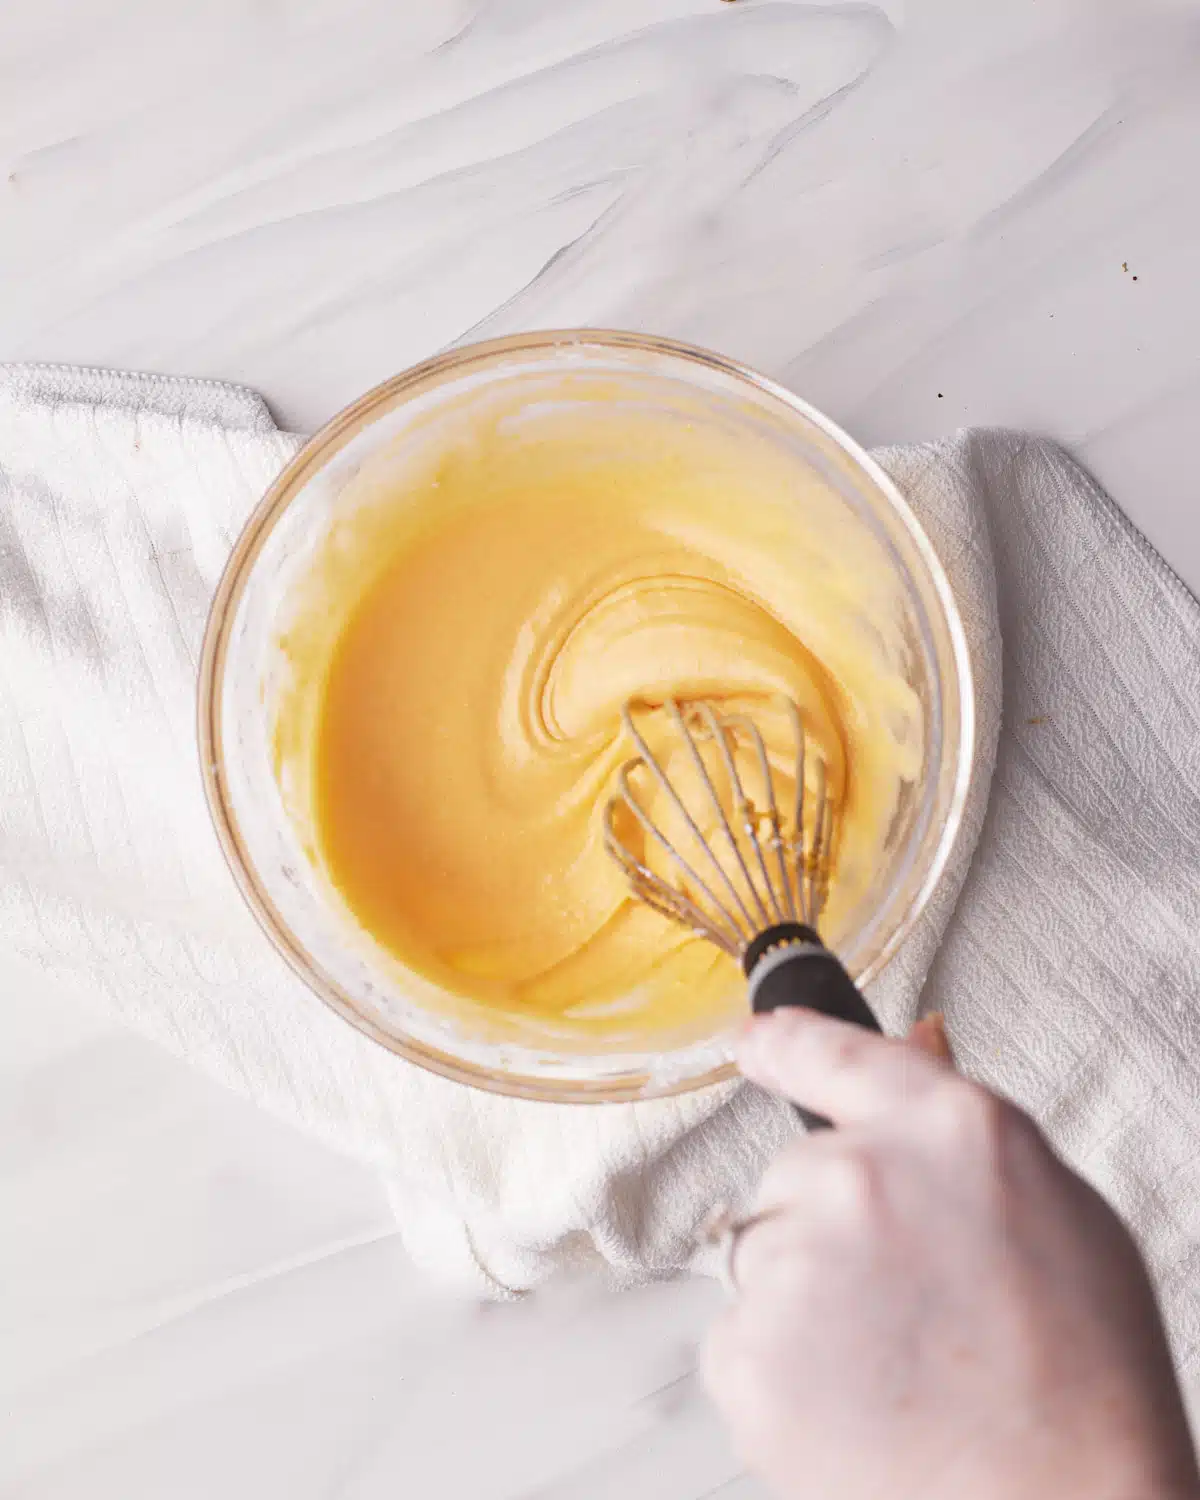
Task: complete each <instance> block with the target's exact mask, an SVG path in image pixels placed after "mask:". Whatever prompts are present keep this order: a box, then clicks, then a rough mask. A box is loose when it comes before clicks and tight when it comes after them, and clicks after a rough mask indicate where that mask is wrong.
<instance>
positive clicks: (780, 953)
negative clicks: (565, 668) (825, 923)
mask: <svg viewBox="0 0 1200 1500" xmlns="http://www.w3.org/2000/svg"><path fill="white" fill-rule="evenodd" d="M643 708H645V711H646V712H648V713H661V714H663V715H665V716H666V718H667V719H668V720H669V721H670V723H671V726H672V728H673V736H672V740H671V741H670V742H669V743H673V744H674V747H675V749H676V751H682V752H683V753H684V764H685V766H689V767H690V768H691V771H693V772H694V773H695V775H694V788H693V789H692V790H694V793H695V796H694V799H693V801H692V803H691V805H689V803H688V800H687V799H685V797H684V796H683V795H681V793H680V791H679V789H678V787H677V785H676V783H675V781H674V780H672V778H671V777H670V776H668V774H667V771H666V770H665V769H664V766H663V762H662V759H660V758H659V757H657V756H656V755H655V754H654V752H653V751H652V750H651V748H650V745H649V743H648V742H647V739H646V737H645V735H644V734H643V733H642V731H641V729H640V728H639V727H638V723H637V720H636V719H635V717H634V711H635V709H637V710H638V712H642V711H643ZM780 708H781V709H782V711H783V713H784V715H785V717H786V718H787V720H788V721H789V723H790V726H791V731H792V738H793V743H794V761H793V766H792V777H793V781H794V787H795V791H794V795H793V796H792V798H791V799H790V807H789V809H788V811H789V813H790V819H789V820H787V821H785V818H784V815H783V813H782V812H781V810H780V798H779V795H778V791H777V788H776V776H775V772H774V771H773V769H772V765H771V757H770V755H769V753H768V751H767V746H766V741H765V740H764V738H763V734H762V731H761V729H760V728H759V726H758V725H757V724H756V723H755V721H754V719H753V718H751V717H750V716H749V715H746V714H743V713H720V712H718V710H717V709H716V708H715V707H714V706H713V705H712V704H711V703H707V702H698V703H691V704H688V705H687V708H686V712H685V710H684V709H682V708H681V707H680V705H679V703H677V702H676V701H675V700H673V699H668V700H667V701H666V702H665V703H664V704H663V705H662V708H661V709H655V708H652V707H648V706H643V705H638V704H632V703H630V704H626V706H625V708H624V710H623V712H622V719H623V722H624V726H625V732H626V733H627V734H628V736H629V738H630V740H631V741H632V743H633V745H634V747H635V749H636V750H637V754H636V756H634V757H633V758H632V759H631V760H629V761H627V762H626V763H625V765H624V766H622V768H621V770H620V772H619V773H618V777H617V788H616V791H615V793H614V795H613V796H612V797H611V798H610V799H609V801H608V803H607V805H606V807H605V811H604V842H605V846H606V847H607V849H608V851H609V853H610V854H611V855H612V857H613V858H614V859H615V860H616V861H617V863H618V864H619V865H620V866H621V868H622V869H623V870H624V872H625V874H626V876H627V877H628V880H629V884H630V888H631V890H632V892H633V894H634V895H635V896H636V897H637V898H638V900H640V901H642V902H643V903H644V904H645V905H646V906H648V907H651V908H652V909H653V910H654V911H656V912H658V913H660V915H662V916H664V917H666V918H668V919H669V920H670V921H673V922H676V923H678V924H679V925H681V926H683V927H686V928H688V929H689V930H690V931H692V932H694V933H696V934H697V935H699V936H701V937H704V938H707V939H708V941H709V942H712V943H714V944H715V945H716V946H717V947H718V948H720V949H721V950H722V951H723V952H725V953H728V954H729V955H730V956H731V957H733V958H736V959H738V960H739V962H740V963H741V966H742V971H743V973H744V974H745V976H746V979H747V984H748V990H749V1000H750V1005H751V1008H752V1009H753V1010H754V1011H755V1012H759V1013H761V1012H764V1011H770V1010H776V1009H777V1008H779V1007H780V1006H789V1005H799V1006H804V1007H805V1008H807V1009H809V1010H815V1011H820V1012H821V1013H822V1014H824V1015H828V1016H836V1017H838V1018H839V1019H841V1020H845V1021H853V1022H855V1023H856V1024H858V1025H860V1026H865V1027H869V1028H870V1029H871V1030H873V1031H878V1030H879V1023H878V1022H877V1021H876V1019H875V1016H874V1014H873V1013H872V1011H871V1009H870V1007H869V1006H868V1005H867V1002H866V1001H865V1000H864V999H863V997H862V994H861V993H860V992H859V990H858V988H857V986H856V985H855V983H854V981H853V980H852V979H851V978H850V976H849V974H848V973H847V972H846V970H845V969H844V968H843V966H842V964H841V962H840V960H839V959H838V958H837V956H836V955H835V954H834V953H833V952H832V951H831V950H830V949H829V948H827V947H826V946H825V944H824V943H823V942H822V941H821V938H820V937H819V936H818V931H817V928H818V924H819V922H820V919H821V915H822V912H823V911H824V909H825V904H826V900H827V898H828V894H829V883H830V875H831V871H832V867H833V860H834V856H835V852H836V847H837V833H838V829H837V812H836V809H835V806H834V799H833V796H832V793H831V789H830V785H829V776H828V772H827V767H826V765H825V761H824V758H823V757H822V756H821V755H820V753H819V752H818V751H817V750H816V749H815V747H813V748H810V746H809V744H808V740H807V736H806V734H805V729H804V719H803V716H802V715H801V712H800V709H799V707H798V706H797V705H796V704H795V703H794V702H793V701H792V700H791V699H781V700H780ZM705 749H707V750H708V751H709V752H710V753H709V756H708V759H706V758H705V754H704V753H703V751H704V750H705ZM739 749H745V750H748V752H749V758H750V762H751V765H752V766H753V767H754V768H755V776H754V781H755V782H756V783H757V785H756V786H753V788H752V789H753V790H754V792H755V795H756V796H757V797H758V799H759V800H758V801H757V802H756V801H755V800H754V799H753V798H752V797H751V796H750V794H749V793H748V791H747V787H746V779H745V778H744V777H743V774H742V772H741V770H740V769H739V766H738V756H737V751H738V750H739ZM714 771H715V772H716V775H714ZM810 772H811V787H810V786H809V783H808V780H807V775H808V773H810ZM647 780H648V782H649V786H650V788H651V789H654V788H657V790H658V792H659V793H660V794H661V802H662V806H663V810H664V813H665V816H664V817H662V818H659V819H656V818H655V817H654V816H653V815H652V814H651V812H650V811H649V810H648V809H647V807H646V805H645V801H646V796H645V791H643V792H641V793H639V790H638V786H637V785H635V783H637V782H643V783H644V782H645V781H647ZM718 781H720V782H723V783H724V786H723V792H724V795H722V789H721V788H719V787H718ZM664 824H668V825H669V827H670V830H671V831H670V832H668V831H667V828H666V827H664V826H663V825H664ZM706 829H707V830H708V831H706ZM651 861H653V862H654V865H657V866H658V867H659V868H658V869H656V868H653V867H652V864H651ZM659 869H661V870H663V871H664V872H666V873H659ZM799 1113H800V1115H801V1117H802V1118H803V1119H805V1121H806V1123H808V1124H809V1125H810V1127H820V1126H825V1125H828V1123H829V1122H828V1121H827V1120H825V1119H823V1118H822V1117H820V1116H815V1115H812V1114H810V1113H809V1112H808V1111H805V1110H802V1109H801V1110H799Z"/></svg>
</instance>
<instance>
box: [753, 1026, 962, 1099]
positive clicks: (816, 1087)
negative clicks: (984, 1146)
mask: <svg viewBox="0 0 1200 1500" xmlns="http://www.w3.org/2000/svg"><path fill="white" fill-rule="evenodd" d="M737 1057H738V1064H739V1066H740V1067H741V1070H742V1072H743V1073H744V1074H745V1075H746V1077H747V1078H750V1079H753V1080H754V1082H755V1083H760V1084H762V1086H763V1087H764V1088H768V1089H770V1090H771V1091H772V1092H773V1093H776V1094H782V1095H783V1096H784V1097H785V1098H787V1099H791V1100H793V1101H794V1102H795V1103H797V1104H802V1105H804V1106H805V1108H806V1109H810V1110H814V1111H816V1112H817V1113H818V1114H822V1115H825V1116H827V1117H828V1118H829V1119H830V1120H832V1121H833V1122H834V1124H835V1125H854V1124H862V1123H865V1122H866V1121H868V1120H873V1119H877V1118H878V1117H879V1116H880V1115H883V1114H889V1113H891V1112H893V1111H895V1110H899V1109H903V1108H904V1107H905V1105H907V1104H909V1103H912V1102H913V1101H914V1100H915V1099H917V1098H918V1097H920V1096H921V1095H922V1094H924V1093H925V1092H926V1091H927V1090H928V1089H930V1088H931V1087H933V1085H934V1084H936V1083H938V1082H940V1081H942V1080H943V1079H945V1078H946V1077H947V1075H949V1074H951V1073H952V1069H951V1067H950V1065H949V1063H948V1062H945V1061H942V1060H941V1059H940V1058H938V1057H936V1056H933V1055H931V1053H930V1052H928V1051H926V1050H925V1049H924V1047H923V1046H921V1045H918V1046H910V1045H908V1044H907V1043H905V1042H900V1041H893V1040H892V1039H890V1038H888V1037H883V1036H879V1035H878V1034H877V1033H876V1032H873V1031H866V1030H864V1029H863V1028H861V1027H858V1026H851V1025H848V1024H847V1023H846V1022H844V1021H835V1020H831V1019H830V1018H829V1017H828V1016H820V1015H816V1014H815V1013H814V1012H812V1011H806V1010H777V1011H773V1012H772V1013H771V1014H770V1015H764V1016H758V1017H756V1018H755V1019H754V1021H753V1022H752V1023H751V1024H750V1026H748V1027H747V1029H746V1030H745V1031H744V1032H743V1034H742V1037H741V1039H740V1041H739V1043H738V1048H737Z"/></svg>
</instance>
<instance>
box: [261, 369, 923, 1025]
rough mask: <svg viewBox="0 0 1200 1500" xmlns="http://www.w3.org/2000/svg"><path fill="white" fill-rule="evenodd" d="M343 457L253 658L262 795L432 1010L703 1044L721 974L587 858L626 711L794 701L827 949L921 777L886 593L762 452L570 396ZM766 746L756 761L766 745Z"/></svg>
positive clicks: (820, 504) (705, 948)
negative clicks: (832, 861) (435, 995)
mask: <svg viewBox="0 0 1200 1500" xmlns="http://www.w3.org/2000/svg"><path fill="white" fill-rule="evenodd" d="M553 397H554V399H545V400H541V401H531V400H530V397H529V394H528V393H525V394H524V395H523V396H521V397H520V398H517V397H514V398H512V399H511V400H510V401H508V402H493V403H492V404H491V405H490V406H488V408H487V409H486V410H484V411H482V412H480V411H479V410H474V409H473V410H472V412H471V416H470V420H469V422H466V421H463V422H461V423H460V424H459V425H458V427H457V428H455V430H454V431H453V433H452V434H451V435H450V436H449V437H448V435H447V431H446V430H445V429H444V428H443V429H440V430H439V433H438V434H437V435H436V440H434V438H432V437H431V438H430V439H429V440H428V441H425V442H417V441H414V440H412V439H411V438H410V439H409V440H408V441H407V443H406V444H403V445H400V446H398V447H397V448H395V449H394V450H392V451H390V452H388V453H385V454H383V455H380V456H378V457H377V458H376V460H374V461H372V462H371V463H370V464H368V465H367V466H366V467H365V468H364V469H363V470H362V471H361V472H360V473H359V475H358V476H357V477H356V479H355V480H354V481H352V484H351V486H350V488H349V490H348V491H347V492H346V493H345V494H344V495H343V504H342V506H341V509H340V512H339V514H340V517H341V518H340V519H339V521H338V522H337V525H336V527H335V528H334V529H333V530H332V531H331V533H330V536H329V538H328V541H327V542H326V544H325V546H324V548H323V553H322V561H321V564H320V566H318V567H315V568H314V569H313V570H312V572H311V575H310V578H309V581H308V583H307V585H306V591H304V590H302V591H301V592H302V595H303V598H302V600H301V607H300V608H298V609H297V610H296V611H295V613H294V619H293V623H292V626H291V627H290V629H289V630H288V632H287V633H286V635H285V638H284V640H283V642H282V644H283V646H284V649H285V652H286V653H287V655H288V658H289V660H290V662H291V665H292V674H291V680H290V683H291V685H290V687H289V690H288V691H287V692H286V693H285V694H284V695H283V698H282V700H281V707H280V709H279V712H278V717H277V723H276V746H277V758H278V768H279V774H280V779H281V784H283V785H284V788H285V792H286V794H287V798H288V801H289V805H290V807H291V809H292V812H293V816H294V817H295V818H296V820H297V821H298V823H300V824H301V825H303V826H304V827H305V828H306V829H307V837H308V839H309V842H310V845H311V849H312V853H313V858H314V860H315V861H316V862H317V863H318V864H319V866H320V868H321V869H322V870H323V871H324V873H325V876H326V878H327V880H328V882H329V883H330V885H331V886H332V887H333V888H334V889H335V890H336V892H337V893H338V898H339V899H340V901H341V902H342V903H343V904H344V906H345V908H346V909H347V911H348V912H349V913H350V914H351V915H352V918H353V920H354V922H355V923H356V924H357V925H358V926H359V927H360V928H361V929H362V930H363V931H364V932H365V933H367V934H369V936H370V938H371V939H372V940H373V941H374V942H375V943H377V944H378V945H380V946H381V947H382V948H383V949H384V950H386V951H387V952H388V953H389V954H390V955H392V957H393V958H394V959H396V960H398V961H399V962H400V963H401V964H402V965H404V966H405V967H406V968H407V969H409V970H411V971H413V972H415V973H417V974H420V975H422V976H423V977H424V978H425V979H426V980H427V981H432V982H433V983H434V984H435V985H437V986H438V987H440V988H441V989H443V990H445V991H447V992H448V993H449V994H451V995H456V996H461V997H466V998H467V999H468V1000H470V1001H472V1002H475V1003H477V1004H479V1005H482V1006H484V1007H486V1008H488V1009H489V1010H491V1011H496V1012H501V1013H505V1014H508V1015H511V1016H518V1015H519V1016H536V1017H537V1018H538V1019H539V1020H540V1021H544V1022H546V1023H548V1024H549V1025H550V1026H551V1027H553V1028H558V1029H559V1030H560V1031H562V1032H564V1033H576V1034H578V1035H580V1036H587V1035H592V1036H596V1035H611V1036H619V1035H624V1036H627V1037H628V1036H637V1037H639V1038H640V1039H642V1040H643V1041H645V1040H646V1039H647V1038H649V1037H652V1036H653V1034H654V1033H655V1032H667V1031H671V1030H674V1029H677V1028H679V1027H680V1026H685V1027H688V1028H691V1027H693V1026H696V1025H705V1024H709V1023H710V1022H711V1023H713V1024H718V1023H719V1022H720V1021H721V1020H722V1019H723V1018H724V1017H725V1016H726V1015H727V1014H728V1012H729V1008H730V1006H731V1005H733V1004H735V1003H736V999H735V997H736V995H737V993H738V991H739V984H738V981H737V975H736V969H735V966H734V965H733V964H732V962H731V961H730V960H729V959H727V958H725V957H724V956H722V955H721V954H720V953H718V952H717V951H716V950H715V949H713V948H711V947H710V946H709V945H707V944H705V943H703V942H702V941H700V940H698V939H696V938H694V937H692V936H690V935H689V934H688V933H686V932H683V931H681V930H680V929H678V928H675V927H673V926H671V925H670V924H669V923H667V922H666V921H665V920H664V919H662V918H661V917H659V916H657V915H656V914H654V913H653V912H650V911H647V910H644V909H642V908H641V907H639V906H638V905H637V904H636V903H635V902H634V901H633V900H632V898H631V897H630V895H629V893H628V890H627V887H626V884H625V881H624V879H623V877H622V875H621V874H620V872H619V871H618V870H617V869H616V867H615V866H614V865H613V864H612V862H611V861H610V859H609V857H608V856H607V855H606V853H605V851H604V848H603V844H602V837H601V834H602V830H601V818H600V810H601V808H602V805H603V803H604V801H605V800H606V798H607V797H608V795H609V793H610V791H611V789H612V784H613V778H614V776H615V774H616V771H617V769H618V767H619V766H620V765H621V763H622V762H623V761H624V760H625V759H627V758H628V756H629V754H630V747H629V745H628V744H627V743H625V742H624V741H623V739H622V735H621V727H620V710H621V706H622V704H623V703H624V702H625V701H626V700H627V699H630V698H638V699H642V700H645V701H648V702H650V703H654V702H661V701H662V699H663V698H665V697H667V696H674V697H676V698H679V699H681V700H683V701H685V702H686V701H688V700H691V699H699V698H707V699H710V700H714V701H716V702H718V703H720V704H722V705H725V706H727V707H741V708H744V709H746V710H748V711H750V712H752V713H755V714H757V715H758V717H759V718H760V719H761V721H762V723H763V727H764V729H765V730H766V731H767V734H768V738H769V739H771V737H772V736H775V735H777V736H778V741H779V742H778V747H777V748H778V751H779V754H780V757H781V762H785V761H787V760H788V758H790V754H791V747H790V742H789V741H788V738H787V735H786V733H785V727H786V726H785V725H784V724H783V722H782V721H781V720H779V719H777V718H775V717H773V716H772V713H771V710H770V703H771V699H772V698H773V697H774V696H775V695H778V694H781V693H782V694H787V695H789V696H790V697H792V698H793V699H795V700H796V702H797V703H798V704H799V705H800V706H801V709H802V712H803V714H804V717H805V721H806V724H807V726H808V732H809V735H810V737H813V738H814V739H815V740H816V742H817V743H818V744H819V747H820V750H821V753H822V754H823V755H824V757H825V760H826V762H827V765H828V768H829V775H830V784H831V787H832V788H833V793H834V797H835V800H836V803H837V806H838V809H839V823H840V836H839V842H838V846H837V863H836V869H835V872H834V879H833V886H832V891H831V898H830V905H829V909H828V913H827V918H826V931H827V933H828V934H830V935H831V936H833V937H835V938H836V935H837V932H838V929H839V924H841V923H842V922H844V920H845V918H846V915H847V913H849V912H850V911H852V909H853V908H854V906H855V904H856V903H857V902H858V901H859V900H860V898H861V897H862V895H863V893H864V891H866V890H868V889H869V887H870V882H871V878H872V872H873V870H874V868H875V866H876V863H877V860H878V855H879V851H880V849H881V847H882V845H883V842H884V839H885V837H886V834H887V829H888V825H889V821H890V820H891V818H892V816H893V813H894V811H895V808H896V803H897V798H898V796H899V794H900V791H901V788H902V786H903V785H904V783H905V782H907V781H911V780H913V779H914V778H915V777H916V775H917V774H918V771H919V769H920V764H921V718H920V711H919V706H918V704H917V702H916V699H915V697H914V695H913V693H912V690H911V689H910V688H909V687H908V686H907V684H906V682H905V678H904V672H903V657H904V652H903V644H902V641H901V638H900V630H899V620H900V607H899V606H900V601H899V600H898V599H897V597H896V588H897V585H896V583H895V581H894V577H893V575H892V572H891V570H890V569H889V567H888V566H887V563H886V560H885V559H884V557H883V556H882V554H881V553H880V552H879V551H878V548H877V545H876V544H875V543H874V541H873V539H872V538H871V537H870V536H869V535H868V534H866V533H865V531H864V530H863V528H862V527H861V524H860V523H859V522H857V521H855V520H854V519H853V518H852V517H851V516H850V515H849V514H848V513H847V512H845V511H844V510H843V509H842V507H840V505H837V504H831V503H830V497H829V496H828V493H827V492H826V491H825V490H824V489H823V487H822V485H821V483H820V481H819V480H818V479H817V478H816V477H815V476H813V475H811V474H809V473H808V472H807V471H805V470H803V469H801V467H800V466H799V465H798V464H797V463H796V462H795V460H794V459H791V458H788V457H786V456H785V455H784V454H782V453H780V452H779V451H777V450H776V449H775V448H774V447H773V446H772V445H771V444H770V443H768V442H767V441H765V440H763V441H759V442H755V441H752V440H751V439H749V438H747V437H746V435H745V434H743V433H740V432H738V431H735V430H734V429H733V428H722V427H720V426H718V425H716V424H706V423H699V422H689V421H686V420H681V419H680V418H679V417H678V415H677V414H675V415H673V414H667V413H663V412H656V411H654V410H653V409H651V408H648V407H646V406H644V405H642V404H639V403H638V402H636V401H629V400H623V399H622V397H621V393H620V392H619V391H615V390H613V389H611V388H608V387H599V386H596V385H595V384H594V383H591V384H589V383H586V382H582V381H581V382H578V383H576V385H574V386H573V385H572V384H571V382H570V381H567V382H566V383H565V384H563V385H562V386H560V387H558V388H556V390H555V391H554V393H553ZM773 748H774V747H773Z"/></svg>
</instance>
